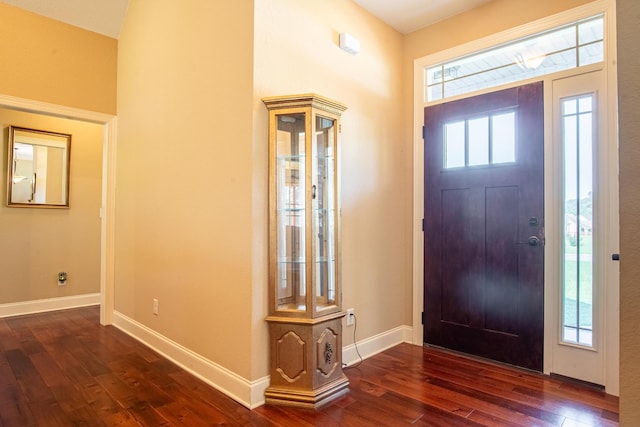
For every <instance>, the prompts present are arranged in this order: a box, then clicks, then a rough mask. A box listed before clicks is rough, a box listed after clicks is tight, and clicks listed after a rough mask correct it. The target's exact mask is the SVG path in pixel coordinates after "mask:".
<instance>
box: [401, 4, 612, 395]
mask: <svg viewBox="0 0 640 427" xmlns="http://www.w3.org/2000/svg"><path fill="white" fill-rule="evenodd" d="M600 13H605V26H606V29H605V31H606V41H605V43H606V46H605V49H607V51H606V54H605V57H606V58H607V63H606V67H605V71H606V73H607V78H608V81H607V86H608V88H607V91H608V93H609V100H608V107H609V108H608V109H609V113H608V114H609V115H610V117H609V124H615V123H616V112H615V111H616V98H615V96H616V95H615V94H617V91H616V87H617V82H616V75H615V52H616V50H615V1H614V0H596V1H594V2H591V3H588V4H585V5H583V6H580V7H577V8H574V9H571V10H568V11H565V12H562V13H559V14H556V15H552V16H548V17H545V18H542V19H539V20H537V21H533V22H531V23H528V24H525V25H521V26H519V27H515V28H513V29H510V30H507V31H502V32H500V33H497V34H494V35H491V36H488V37H484V38H481V39H477V40H474V41H472V42H469V43H465V44H463V45H460V46H456V47H453V48H451V49H447V50H444V51H441V52H437V53H434V54H432V55H428V56H425V57H422V58H417V59H416V60H414V128H413V140H414V146H413V156H414V158H413V166H414V167H413V170H414V173H413V316H412V319H413V343H414V344H422V341H423V336H424V335H423V327H422V322H421V319H422V315H421V314H422V310H423V298H424V290H423V253H422V251H423V232H422V215H423V211H424V208H423V205H424V200H423V199H424V164H423V163H424V162H423V159H424V146H423V144H424V143H423V140H422V125H423V115H424V107H425V106H426V105H427V104H428V105H435V104H438V103H441V102H448V101H451V100H454V99H458V98H465V97H469V96H473V95H475V94H477V93H483V92H488V91H495V90H498V89H500V88H502V87H506V86H501V87H497V88H491V89H488V90H485V91H481V92H477V93H475V94H465V95H462V96H458V97H454V98H447V99H445V100H438V101H434V102H431V103H427V102H426V100H425V97H424V94H425V88H424V70H425V68H427V67H428V66H430V65H433V64H437V63H441V62H446V61H449V60H451V59H453V58H457V57H461V56H464V55H467V54H470V53H473V52H476V51H480V50H484V49H487V48H490V47H492V46H495V45H499V44H502V43H506V42H508V41H511V40H513V39H516V38H521V37H526V36H528V35H531V34H535V33H537V32H540V31H544V30H547V29H550V28H553V27H557V26H559V25H563V24H567V23H570V22H573V21H577V20H579V19H583V18H588V17H590V16H594V15H597V14H600ZM596 65H597V64H596ZM596 65H594V66H588V67H584V68H583V69H581V70H576V69H573V70H567V71H565V72H563V73H561V74H562V75H566V74H567V73H569V74H570V73H582V72H585V71H587V70H590V69H591V68H594V67H595V66H596ZM557 77H558V75H557V74H556V75H549V76H544V77H542V78H543V79H544V80H545V81H547V82H549V83H550V82H551V80H552V79H554V78H557ZM537 80H540V78H538V79H537ZM523 83H526V82H517V83H515V84H512V85H510V86H515V85H521V84H523ZM545 114H546V113H545ZM546 118H547V117H545V119H546ZM610 127H613V126H610ZM609 132H610V134H609V137H610V138H612V139H611V140H613V141H617V134H616V131H615V130H614V129H610V130H609ZM548 135H549V134H548V130H547V131H545V139H546V140H547V139H548V138H547V137H548ZM547 148H548V147H547ZM548 155H549V152H548V150H546V149H545V164H546V165H548V164H549V163H548V160H549V159H548ZM609 164H610V167H611V172H612V173H613V172H614V169H615V170H617V159H609ZM549 173H550V172H549ZM548 178H549V177H548V176H545V181H547V179H548ZM547 185H548V183H547V184H546V185H545V189H546V190H547V191H548V187H547ZM614 186H615V187H616V188H617V182H616V183H611V187H612V189H613V187H614ZM610 193H611V194H613V193H614V191H610ZM611 199H612V200H611V202H612V203H614V202H617V191H615V194H614V195H612V196H611ZM547 202H548V200H546V199H545V206H547V208H549V207H550V206H549V204H548V203H547ZM611 210H612V212H611V215H612V216H616V217H617V213H618V212H617V204H616V206H615V207H613V208H612V209H611ZM547 220H549V218H547ZM547 225H549V222H548V221H547ZM616 227H617V225H616ZM547 231H550V230H547ZM616 231H617V228H616V230H611V232H612V233H615V232H616ZM617 240H618V239H617V234H616V235H615V238H612V241H611V242H610V243H609V247H610V249H611V250H612V252H617V249H614V248H617V245H618V241H617ZM546 249H547V252H546V256H548V255H549V252H548V249H549V248H546ZM617 268H618V266H617V265H614V266H611V270H612V271H611V272H610V274H609V277H612V275H615V274H616V272H617ZM550 273H551V274H552V273H553V272H547V273H546V275H545V280H546V279H547V278H548V277H550V276H549V274H550ZM545 293H546V290H545ZM618 295H619V290H618V287H617V286H616V287H615V289H611V290H610V291H609V294H608V295H607V296H606V297H605V302H604V304H605V311H606V312H608V314H607V315H606V317H607V320H608V322H607V323H606V326H605V327H606V330H607V332H606V336H607V342H606V345H605V347H606V348H607V349H608V352H607V355H606V357H607V359H608V360H607V362H606V369H607V373H606V384H605V386H606V390H607V393H610V394H614V395H617V394H618V388H619V385H618V384H619V379H618V375H619V366H618V360H619V354H618V348H617V347H618V343H619V335H618V327H619V325H618V324H617V323H616V322H617V318H616V315H617V310H618V302H619V301H618V300H619V296H618ZM548 321H549V316H548V313H547V310H545V363H544V365H545V366H544V371H545V372H548V371H549V368H550V366H551V365H550V364H549V358H548V356H549V352H548V348H547V347H548V342H549V337H548V336H547V335H548V334H547V332H548V330H549V328H550V327H553V326H551V325H548V324H547V322H548Z"/></svg>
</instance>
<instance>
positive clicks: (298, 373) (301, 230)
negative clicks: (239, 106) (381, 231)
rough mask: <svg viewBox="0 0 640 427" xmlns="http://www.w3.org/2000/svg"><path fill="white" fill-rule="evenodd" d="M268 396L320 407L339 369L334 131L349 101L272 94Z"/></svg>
mask: <svg viewBox="0 0 640 427" xmlns="http://www.w3.org/2000/svg"><path fill="white" fill-rule="evenodd" d="M263 102H264V103H265V105H266V106H267V109H268V110H269V316H268V317H267V319H266V320H267V322H268V323H269V341H270V373H271V384H270V386H269V388H268V389H267V390H266V392H265V398H266V402H267V403H268V404H269V403H272V404H287V405H296V406H305V407H318V406H320V405H322V404H324V403H326V402H328V401H330V400H333V399H335V398H337V397H339V396H341V395H343V394H344V393H346V392H347V391H348V385H349V381H348V380H347V377H346V376H345V375H344V373H343V372H342V318H343V317H344V314H345V313H344V312H343V311H342V306H341V304H342V303H341V283H340V276H341V275H340V270H341V264H340V205H339V201H340V197H339V196H340V187H339V177H338V171H339V170H340V168H339V163H338V160H339V159H338V154H339V148H338V147H339V146H338V134H339V132H340V115H341V114H342V112H343V111H344V110H345V109H346V107H345V106H344V105H342V104H340V103H338V102H336V101H332V100H330V99H327V98H323V97H321V96H318V95H315V94H305V95H294V96H283V97H270V98H264V99H263Z"/></svg>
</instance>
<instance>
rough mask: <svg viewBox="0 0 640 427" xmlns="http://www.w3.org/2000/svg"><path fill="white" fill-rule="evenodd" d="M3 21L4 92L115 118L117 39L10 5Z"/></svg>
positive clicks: (2, 9) (0, 71)
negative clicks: (105, 114)
mask: <svg viewBox="0 0 640 427" xmlns="http://www.w3.org/2000/svg"><path fill="white" fill-rule="evenodd" d="M0 22H2V25H0V58H2V63H3V65H2V67H0V93H1V94H4V95H11V96H17V97H20V98H26V99H32V100H37V101H42V102H48V103H52V104H58V105H65V106H70V107H77V108H81V109H85V110H90V111H97V112H101V113H107V114H115V111H116V59H117V47H118V42H117V40H115V39H112V38H110V37H106V36H102V35H100V34H97V33H93V32H90V31H86V30H82V29H80V28H77V27H73V26H71V25H67V24H63V23H61V22H58V21H54V20H52V19H48V18H44V17H41V16H39V15H35V14H33V13H30V12H26V11H24V10H22V9H18V8H15V7H13V6H8V5H6V4H5V3H0ZM34 30H37V31H34Z"/></svg>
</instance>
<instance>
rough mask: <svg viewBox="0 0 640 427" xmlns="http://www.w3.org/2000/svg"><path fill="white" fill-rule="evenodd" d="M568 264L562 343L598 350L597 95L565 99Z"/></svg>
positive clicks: (565, 187)
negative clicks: (595, 226)
mask: <svg viewBox="0 0 640 427" xmlns="http://www.w3.org/2000/svg"><path fill="white" fill-rule="evenodd" d="M561 105H562V139H563V147H564V245H563V252H564V261H563V299H562V306H563V307H562V318H563V321H562V325H563V327H562V340H563V341H564V342H567V343H572V344H578V345H583V346H587V347H592V346H593V294H594V292H593V286H594V281H593V248H594V245H593V235H594V230H593V224H594V222H593V219H594V218H593V168H594V162H593V151H594V150H593V149H594V137H593V135H594V123H595V122H594V110H593V105H594V96H593V95H592V94H588V95H583V96H579V97H572V98H567V99H564V100H562V103H561Z"/></svg>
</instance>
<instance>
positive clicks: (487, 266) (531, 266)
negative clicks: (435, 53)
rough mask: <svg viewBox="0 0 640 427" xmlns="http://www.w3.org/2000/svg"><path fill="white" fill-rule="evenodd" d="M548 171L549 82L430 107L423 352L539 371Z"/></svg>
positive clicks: (427, 131) (426, 189)
mask: <svg viewBox="0 0 640 427" xmlns="http://www.w3.org/2000/svg"><path fill="white" fill-rule="evenodd" d="M509 117H511V119H510V120H511V121H512V123H513V124H512V125H509V120H507V121H505V120H504V119H505V118H507V119H509ZM451 123H456V124H455V125H447V124H451ZM460 123H463V125H460ZM461 126H462V127H461ZM452 129H454V130H455V132H453V131H452ZM461 129H463V130H464V131H463V132H462V131H461ZM461 132H462V133H461ZM484 132H486V138H485V134H484ZM461 135H462V137H461ZM460 138H462V140H461V139H460ZM461 141H462V142H461ZM460 147H462V148H460ZM456 150H457V151H456ZM461 150H463V151H461ZM543 172H544V159H543V93H542V82H539V83H534V84H530V85H526V86H522V87H518V88H512V89H507V90H503V91H497V92H493V93H490V94H485V95H480V96H477V97H474V98H469V99H464V100H459V101H453V102H449V103H444V104H439V105H436V106H433V107H427V108H425V187H424V188H425V239H424V241H425V247H424V254H425V259H424V266H425V267H424V268H425V272H424V277H425V292H424V295H425V301H424V308H425V327H424V334H425V335H424V340H425V342H426V343H428V344H433V345H438V346H442V347H446V348H450V349H454V350H458V351H463V352H467V353H471V354H474V355H479V356H482V357H488V358H491V359H494V360H499V361H502V362H506V363H510V364H514V365H518V366H523V367H526V368H529V369H535V370H542V350H543V329H544V327H543V317H544V316H543V315H544V313H543V243H544V236H543V223H544V221H543V212H544V203H543V200H544V193H543V184H544V181H543ZM530 238H532V239H531V242H530ZM536 239H537V240H536Z"/></svg>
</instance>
